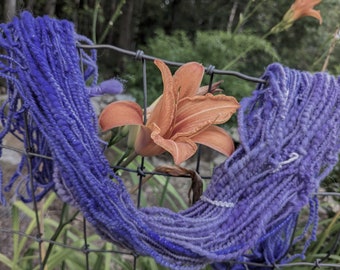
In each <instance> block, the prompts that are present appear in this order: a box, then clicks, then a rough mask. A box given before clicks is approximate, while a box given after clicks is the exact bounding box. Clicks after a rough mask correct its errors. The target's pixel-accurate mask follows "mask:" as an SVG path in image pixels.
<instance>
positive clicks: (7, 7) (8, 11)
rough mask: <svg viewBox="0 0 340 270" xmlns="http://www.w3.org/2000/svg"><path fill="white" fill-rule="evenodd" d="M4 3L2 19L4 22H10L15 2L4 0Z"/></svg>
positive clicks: (14, 0) (13, 13) (14, 10)
mask: <svg viewBox="0 0 340 270" xmlns="http://www.w3.org/2000/svg"><path fill="white" fill-rule="evenodd" d="M4 2H5V3H4V13H3V18H4V20H5V21H10V20H11V19H12V18H13V17H14V16H15V14H16V6H17V1H16V0H5V1H4Z"/></svg>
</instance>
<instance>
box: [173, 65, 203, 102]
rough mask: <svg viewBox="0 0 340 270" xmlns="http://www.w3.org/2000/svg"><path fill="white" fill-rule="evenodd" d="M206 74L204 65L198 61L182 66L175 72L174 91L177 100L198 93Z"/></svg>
mask: <svg viewBox="0 0 340 270" xmlns="http://www.w3.org/2000/svg"><path fill="white" fill-rule="evenodd" d="M203 75H204V67H203V66H202V65H201V64H199V63H197V62H189V63H186V64H184V65H183V66H181V67H180V68H179V69H177V71H176V72H175V74H174V89H173V90H174V91H175V95H178V96H177V100H181V99H182V98H184V97H191V96H194V95H196V94H197V92H198V89H199V88H200V85H201V82H202V79H203Z"/></svg>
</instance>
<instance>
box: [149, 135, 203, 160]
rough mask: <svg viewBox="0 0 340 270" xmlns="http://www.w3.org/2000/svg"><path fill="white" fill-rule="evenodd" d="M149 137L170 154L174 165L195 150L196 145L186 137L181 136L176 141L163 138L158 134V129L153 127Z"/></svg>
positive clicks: (192, 153)
mask: <svg viewBox="0 0 340 270" xmlns="http://www.w3.org/2000/svg"><path fill="white" fill-rule="evenodd" d="M151 138H152V139H153V141H154V142H155V143H156V144H157V145H159V146H160V147H162V148H163V149H164V150H165V151H167V152H169V153H170V154H171V155H172V157H173V159H174V163H175V164H176V165H178V164H180V163H182V162H183V161H185V160H187V159H188V158H190V157H191V156H193V155H194V154H195V152H196V151H197V145H196V144H195V143H194V142H193V141H192V140H191V139H190V138H188V137H181V138H180V139H178V140H176V141H175V140H172V139H165V138H163V137H162V136H161V135H160V130H157V129H154V130H153V132H152V133H151Z"/></svg>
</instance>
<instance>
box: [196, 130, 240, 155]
mask: <svg viewBox="0 0 340 270" xmlns="http://www.w3.org/2000/svg"><path fill="white" fill-rule="evenodd" d="M191 139H192V140H193V141H194V142H195V143H199V144H203V145H206V146H208V147H210V148H212V149H214V150H216V151H218V152H220V153H221V154H223V155H226V156H230V155H231V154H232V153H233V152H234V150H235V145H234V142H233V140H232V138H231V137H230V135H229V134H228V133H227V132H226V131H225V130H224V129H223V128H221V127H218V126H210V127H208V128H206V129H205V130H203V131H202V132H200V133H198V134H197V135H195V136H193V137H191Z"/></svg>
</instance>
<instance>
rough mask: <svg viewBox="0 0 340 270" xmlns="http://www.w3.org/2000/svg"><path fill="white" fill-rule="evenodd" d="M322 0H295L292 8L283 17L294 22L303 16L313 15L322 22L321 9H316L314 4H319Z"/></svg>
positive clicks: (284, 19)
mask: <svg viewBox="0 0 340 270" xmlns="http://www.w3.org/2000/svg"><path fill="white" fill-rule="evenodd" d="M320 2H321V0H295V2H294V3H293V4H292V5H291V7H290V9H289V10H288V11H287V12H286V14H285V15H284V17H283V21H286V22H287V23H293V22H294V21H296V20H298V19H300V18H302V17H313V18H315V19H317V20H319V22H320V24H321V23H322V17H321V14H320V10H315V9H314V6H316V5H318V4H319V3H320Z"/></svg>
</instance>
